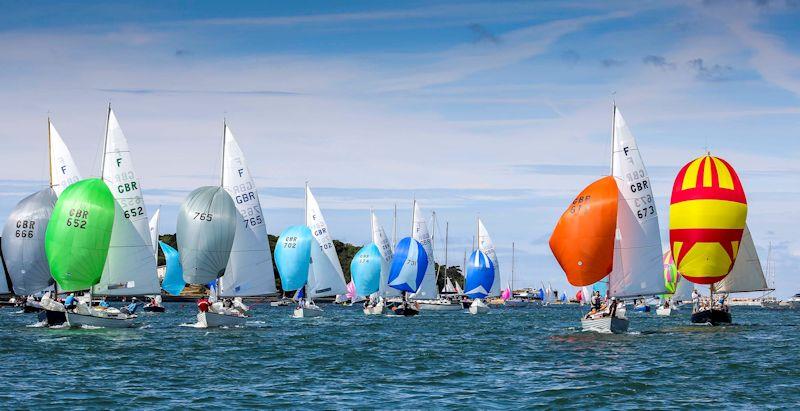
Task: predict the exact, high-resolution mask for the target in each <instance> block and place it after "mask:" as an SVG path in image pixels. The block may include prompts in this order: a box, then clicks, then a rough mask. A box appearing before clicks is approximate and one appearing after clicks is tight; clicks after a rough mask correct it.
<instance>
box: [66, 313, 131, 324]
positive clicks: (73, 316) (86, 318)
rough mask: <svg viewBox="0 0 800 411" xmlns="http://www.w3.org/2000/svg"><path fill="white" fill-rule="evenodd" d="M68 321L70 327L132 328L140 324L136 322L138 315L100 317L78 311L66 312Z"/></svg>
mask: <svg viewBox="0 0 800 411" xmlns="http://www.w3.org/2000/svg"><path fill="white" fill-rule="evenodd" d="M66 315H67V323H69V326H70V327H82V326H84V325H85V326H89V327H101V328H131V327H135V326H137V325H139V324H138V323H137V322H136V317H135V316H133V317H128V318H113V317H99V316H96V315H86V314H78V313H66Z"/></svg>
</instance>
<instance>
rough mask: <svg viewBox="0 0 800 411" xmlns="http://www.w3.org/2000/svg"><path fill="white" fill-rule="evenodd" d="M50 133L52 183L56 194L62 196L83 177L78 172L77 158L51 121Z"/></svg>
mask: <svg viewBox="0 0 800 411" xmlns="http://www.w3.org/2000/svg"><path fill="white" fill-rule="evenodd" d="M49 127H50V130H49V133H50V184H51V185H52V187H53V191H55V193H56V196H60V195H61V193H62V192H64V190H65V189H66V188H67V187H68V186H69V185H70V184H72V183H75V182H77V181H78V180H80V179H81V174H80V172H78V167H76V166H75V160H73V159H72V154H71V153H70V152H69V149H68V148H67V145H66V144H64V140H62V139H61V135H60V134H58V131H56V128H55V126H53V123H49Z"/></svg>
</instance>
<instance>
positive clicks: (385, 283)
mask: <svg viewBox="0 0 800 411" xmlns="http://www.w3.org/2000/svg"><path fill="white" fill-rule="evenodd" d="M371 218H372V242H373V243H374V244H375V245H376V246H377V247H378V251H380V253H381V257H382V258H383V261H384V262H385V263H386V264H384V265H383V266H382V267H383V268H382V269H381V279H380V290H379V291H380V294H381V295H382V296H384V297H394V296H397V295H400V292H399V291H397V290H395V289H394V288H392V287H389V270H390V268H391V264H392V256H393V253H392V243H390V242H389V238H388V237H387V236H386V232H385V231H384V230H383V227H382V226H381V224H380V223H379V222H378V217H377V216H376V215H375V213H372V216H371Z"/></svg>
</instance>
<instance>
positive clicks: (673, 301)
mask: <svg viewBox="0 0 800 411" xmlns="http://www.w3.org/2000/svg"><path fill="white" fill-rule="evenodd" d="M663 263H664V285H665V286H666V288H667V292H668V293H667V294H664V295H662V296H661V305H660V306H659V307H658V308H656V315H661V316H669V315H671V314H672V312H674V311H676V310H678V307H679V306H680V304H681V302H683V301H688V300H690V299H691V298H692V291H693V290H694V287H693V286H692V283H691V282H689V281H688V280H686V279H684V278H683V276H682V275H681V274H680V273H679V272H678V268H677V267H676V266H675V260H674V259H673V258H672V252H670V251H669V250H667V251H666V252H664V259H663Z"/></svg>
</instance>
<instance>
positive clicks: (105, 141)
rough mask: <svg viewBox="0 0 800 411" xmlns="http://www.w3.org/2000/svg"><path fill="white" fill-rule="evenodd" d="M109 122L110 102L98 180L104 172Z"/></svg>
mask: <svg viewBox="0 0 800 411" xmlns="http://www.w3.org/2000/svg"><path fill="white" fill-rule="evenodd" d="M110 122H111V102H109V103H108V114H107V115H106V135H105V136H104V137H103V156H102V157H103V158H101V159H100V178H103V173H104V172H105V171H106V150H108V123H110Z"/></svg>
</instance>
